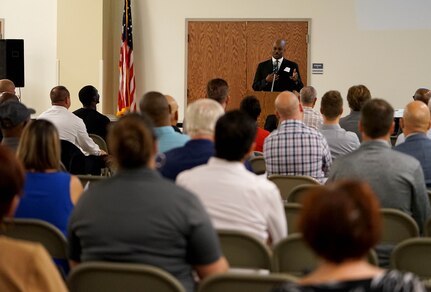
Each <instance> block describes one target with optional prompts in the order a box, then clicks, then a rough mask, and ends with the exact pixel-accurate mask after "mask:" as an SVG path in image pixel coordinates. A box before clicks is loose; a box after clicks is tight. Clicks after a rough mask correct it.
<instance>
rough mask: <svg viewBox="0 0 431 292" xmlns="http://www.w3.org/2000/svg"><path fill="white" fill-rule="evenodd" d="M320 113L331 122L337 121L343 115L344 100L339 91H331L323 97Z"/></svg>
mask: <svg viewBox="0 0 431 292" xmlns="http://www.w3.org/2000/svg"><path fill="white" fill-rule="evenodd" d="M320 112H321V113H322V115H323V116H324V117H325V119H327V120H329V121H333V120H335V119H337V118H338V117H339V116H341V114H342V113H343V98H342V97H341V94H340V92H339V91H337V90H330V91H328V92H326V93H325V94H324V95H323V96H322V101H321V102H320Z"/></svg>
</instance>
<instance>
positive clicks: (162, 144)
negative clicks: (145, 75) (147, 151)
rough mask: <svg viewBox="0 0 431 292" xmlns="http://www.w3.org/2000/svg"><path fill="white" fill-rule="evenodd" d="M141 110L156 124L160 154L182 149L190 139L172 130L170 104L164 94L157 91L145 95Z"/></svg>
mask: <svg viewBox="0 0 431 292" xmlns="http://www.w3.org/2000/svg"><path fill="white" fill-rule="evenodd" d="M139 109H140V110H141V112H144V113H146V114H147V115H148V116H149V117H150V118H151V120H152V121H153V123H154V126H155V127H154V132H155V133H156V136H157V140H158V147H159V149H158V150H159V152H166V151H169V150H171V149H174V148H177V147H182V146H184V144H186V142H187V141H188V140H189V139H190V137H189V136H187V135H183V134H180V133H177V132H175V130H174V129H173V128H172V126H171V117H170V111H169V103H168V100H167V99H166V97H165V96H164V95H163V94H162V93H160V92H157V91H150V92H147V93H145V94H144V96H143V97H142V99H141V101H140V103H139Z"/></svg>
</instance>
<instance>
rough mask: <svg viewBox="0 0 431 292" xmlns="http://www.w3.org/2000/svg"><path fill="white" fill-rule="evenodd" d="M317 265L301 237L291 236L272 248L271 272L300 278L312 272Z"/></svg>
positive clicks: (298, 235)
mask: <svg viewBox="0 0 431 292" xmlns="http://www.w3.org/2000/svg"><path fill="white" fill-rule="evenodd" d="M317 264H318V259H317V256H316V255H315V254H314V252H313V251H312V250H311V249H310V248H309V247H308V246H307V245H306V244H305V242H304V241H303V239H302V235H301V234H299V233H297V234H292V235H289V236H288V237H287V238H285V239H283V240H282V241H280V242H279V243H278V244H277V245H276V246H275V248H274V253H273V271H274V272H276V273H288V274H291V275H294V276H297V277H302V276H304V275H306V274H308V273H309V272H311V271H313V270H314V269H315V268H316V267H317Z"/></svg>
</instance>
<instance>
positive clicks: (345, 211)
mask: <svg viewBox="0 0 431 292" xmlns="http://www.w3.org/2000/svg"><path fill="white" fill-rule="evenodd" d="M299 229H300V231H301V232H302V234H303V238H304V240H305V242H306V243H307V244H308V245H309V246H310V247H311V249H312V250H313V251H314V252H315V253H316V254H317V256H318V257H320V258H321V259H322V260H321V261H320V265H319V266H318V267H317V269H316V270H315V271H313V272H312V273H311V274H309V275H307V276H305V277H304V278H302V279H300V280H299V282H298V283H296V284H293V283H287V284H285V285H283V287H281V288H277V289H273V290H272V291H273V292H287V291H292V292H293V291H296V292H302V291H303V292H306V291H307V292H313V291H316V292H317V291H351V292H353V291H370V292H381V291H391V292H404V291H411V292H413V291H415V292H425V291H426V289H425V288H424V287H423V285H422V284H421V282H420V281H419V279H418V278H417V277H416V276H414V275H413V274H411V273H401V272H399V271H397V270H383V269H381V268H378V267H375V266H373V265H371V264H369V263H368V262H367V260H366V257H367V253H368V251H369V250H370V249H371V248H373V246H374V245H375V244H376V243H377V242H378V241H379V238H380V236H381V232H382V220H381V217H380V212H379V203H378V201H377V200H376V197H375V194H374V193H373V192H372V190H371V189H370V187H369V186H368V185H367V184H365V183H360V182H354V181H344V182H339V183H337V184H334V185H331V186H326V187H318V188H313V190H312V191H309V193H308V194H306V195H305V199H304V201H303V208H302V210H301V213H300V217H299ZM418 260H420V259H418Z"/></svg>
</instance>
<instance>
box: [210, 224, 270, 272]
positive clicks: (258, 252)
mask: <svg viewBox="0 0 431 292" xmlns="http://www.w3.org/2000/svg"><path fill="white" fill-rule="evenodd" d="M217 233H218V236H219V239H220V245H221V249H222V251H223V255H224V256H225V257H226V259H227V261H228V262H229V264H230V267H231V268H245V269H262V270H270V269H271V251H270V249H269V248H268V247H267V246H266V245H265V244H264V243H262V242H261V241H260V240H259V239H257V238H255V237H254V236H252V235H250V234H248V233H245V232H240V231H233V230H217Z"/></svg>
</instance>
